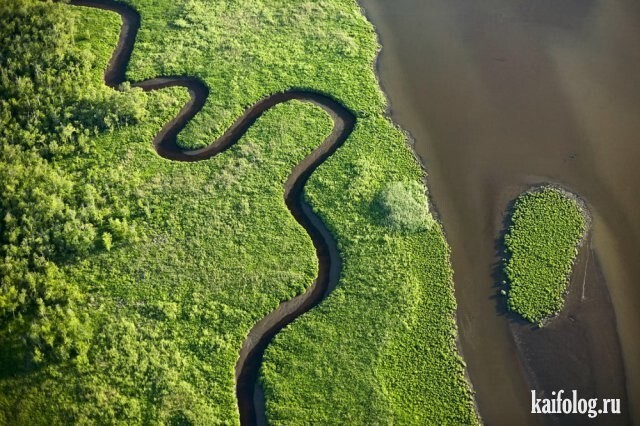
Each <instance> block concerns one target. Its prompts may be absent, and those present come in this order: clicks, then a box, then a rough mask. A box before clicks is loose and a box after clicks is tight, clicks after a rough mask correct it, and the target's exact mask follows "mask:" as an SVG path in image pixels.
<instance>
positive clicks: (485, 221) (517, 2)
mask: <svg viewBox="0 0 640 426" xmlns="http://www.w3.org/2000/svg"><path fill="white" fill-rule="evenodd" d="M360 3H361V5H362V6H363V8H364V9H365V11H366V14H367V16H368V18H369V19H370V20H371V21H372V23H373V24H374V25H375V26H376V29H377V31H378V34H379V37H380V41H381V44H382V45H383V49H382V52H381V55H380V57H379V60H378V71H379V75H380V79H381V83H382V86H383V88H384V90H385V92H386V94H387V96H388V97H389V99H390V105H391V114H392V116H393V119H394V121H396V122H398V123H399V124H400V125H401V126H402V127H403V128H405V129H407V130H408V131H409V132H410V133H411V134H412V136H413V138H414V140H415V150H416V152H417V153H418V155H419V156H420V157H421V159H422V160H423V162H424V164H425V166H426V168H427V171H428V172H429V178H428V181H429V186H430V191H431V196H432V200H433V201H434V203H435V205H436V207H437V209H438V212H439V214H440V217H441V219H442V221H443V224H444V228H445V232H446V234H447V238H448V241H449V243H450V244H451V246H452V261H453V266H454V271H455V285H456V298H457V300H458V305H459V311H458V324H459V328H460V339H461V349H462V351H463V355H464V357H465V360H466V362H467V365H468V370H469V375H470V378H471V381H472V383H473V386H474V388H475V391H476V394H477V402H478V406H479V410H480V413H481V415H482V417H483V419H484V421H485V422H486V423H487V424H493V425H499V424H508V425H513V424H538V423H540V422H541V421H542V420H541V416H537V417H536V416H532V415H530V414H529V411H530V409H531V407H530V394H529V389H530V388H538V387H541V388H545V389H546V390H550V389H553V387H554V386H563V387H564V386H569V387H568V388H566V389H578V390H579V391H581V392H583V393H584V394H585V396H587V397H589V396H599V397H606V398H616V397H619V398H622V405H623V407H625V410H626V411H625V413H623V414H622V415H620V416H619V417H614V416H610V417H606V418H604V417H603V418H601V419H600V420H602V421H603V422H605V423H607V422H608V423H609V424H627V423H628V422H630V421H631V420H630V417H631V418H633V419H635V421H636V422H638V421H640V412H639V410H640V406H639V405H637V404H630V402H631V401H640V339H638V326H640V278H639V277H640V261H639V259H640V196H639V195H640V194H639V192H640V191H639V190H638V182H640V167H638V162H639V161H640V3H638V2H637V1H634V0H483V1H470V0H395V1H388V0H360ZM541 182H553V183H558V184H560V185H563V186H565V187H567V188H568V189H570V190H571V191H573V192H576V193H578V194H580V195H581V196H582V197H583V198H584V199H585V200H586V201H587V203H588V205H589V208H590V210H591V212H592V214H593V230H592V233H591V236H590V238H589V241H588V243H587V244H586V245H585V246H584V247H583V249H582V252H581V255H580V258H579V261H578V263H577V265H576V269H575V273H574V276H573V278H572V283H571V285H570V287H569V289H570V295H569V300H568V303H567V307H566V309H565V311H564V312H563V313H562V315H560V317H559V318H558V319H557V320H555V321H552V322H551V324H550V325H549V326H548V327H545V329H544V330H532V329H531V327H528V326H527V325H525V324H523V323H521V322H519V321H518V320H517V319H515V318H514V317H512V316H510V315H507V314H506V313H505V309H504V300H503V299H502V298H500V297H498V296H497V288H496V286H495V283H496V279H497V277H496V274H495V266H496V264H497V262H498V261H499V255H498V250H497V248H498V246H499V244H497V243H498V241H499V236H500V233H501V231H502V230H503V226H504V224H503V220H502V219H503V217H504V214H505V209H506V208H507V206H508V205H509V202H510V200H512V199H513V198H514V197H515V196H516V195H517V194H519V193H520V192H522V191H523V190H525V189H526V188H528V187H529V186H530V185H532V184H536V183H541ZM618 336H619V337H618ZM556 389H557V387H556ZM629 412H630V413H629ZM629 416H630V417H629ZM545 420H550V421H559V422H561V423H576V424H579V423H580V422H581V421H582V422H584V421H585V420H586V419H585V418H584V417H583V418H578V419H576V418H560V417H558V418H555V419H549V418H547V419H545Z"/></svg>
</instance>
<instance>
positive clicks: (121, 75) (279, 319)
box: [70, 0, 356, 425]
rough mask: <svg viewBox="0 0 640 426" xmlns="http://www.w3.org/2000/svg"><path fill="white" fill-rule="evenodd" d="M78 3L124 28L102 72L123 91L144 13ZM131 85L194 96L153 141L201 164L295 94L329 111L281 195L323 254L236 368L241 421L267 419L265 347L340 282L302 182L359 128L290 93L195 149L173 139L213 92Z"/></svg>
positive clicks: (156, 81) (97, 1)
mask: <svg viewBox="0 0 640 426" xmlns="http://www.w3.org/2000/svg"><path fill="white" fill-rule="evenodd" d="M70 3H71V4H72V5H75V6H86V7H95V8H99V9H105V10H110V11H113V12H116V13H118V14H119V15H120V16H121V18H122V27H121V30H120V36H119V39H118V44H117V46H116V48H115V49H114V52H113V54H112V56H111V59H110V61H109V64H108V65H107V67H106V69H105V72H104V81H105V83H106V84H107V85H108V86H111V87H113V88H116V89H117V88H118V87H119V85H120V84H121V83H123V82H125V81H126V76H125V74H126V70H127V66H128V63H129V59H130V58H131V52H132V51H133V48H134V45H135V41H136V35H137V32H138V29H139V28H140V15H139V13H138V12H137V11H136V10H134V9H133V8H131V7H130V6H128V5H126V4H124V3H119V2H116V1H112V0H71V1H70ZM131 86H132V87H139V88H141V89H143V90H145V91H149V90H157V89H162V88H166V87H174V86H180V87H185V88H187V89H188V91H189V94H190V99H189V101H188V102H187V104H186V105H185V106H183V107H182V109H181V110H180V112H179V113H178V115H176V117H174V118H173V119H172V120H171V121H169V122H168V123H167V124H165V125H164V126H163V128H162V129H161V130H160V132H159V133H158V134H157V135H156V136H155V138H154V139H153V146H154V148H155V149H156V152H157V153H158V155H160V156H161V157H163V158H165V159H167V160H171V161H185V162H193V161H203V160H207V159H209V158H211V157H213V156H215V155H217V154H219V153H221V152H223V151H225V150H226V149H228V148H229V147H231V146H232V145H233V144H234V143H236V142H237V141H238V140H240V139H241V138H242V136H243V135H244V134H245V133H246V131H247V130H248V129H249V128H250V127H251V126H252V125H253V124H254V123H255V121H256V120H257V119H258V118H259V117H260V116H261V115H262V114H263V113H264V112H265V111H267V110H268V109H269V108H271V107H273V106H275V105H277V104H280V103H283V102H287V101H289V100H292V99H297V100H301V101H304V102H310V103H312V104H314V105H316V106H318V107H320V108H322V109H323V110H325V111H326V112H327V113H328V114H329V115H330V116H331V118H332V120H333V124H334V126H333V130H332V132H331V134H330V135H329V136H328V137H327V138H326V139H325V140H324V141H322V143H321V144H320V145H319V146H318V147H317V148H316V149H314V150H313V152H311V154H309V155H308V156H307V157H305V158H304V159H303V160H302V161H301V162H300V163H299V164H297V165H296V166H295V167H294V169H293V170H292V171H291V174H290V175H289V177H288V178H287V180H286V182H285V184H284V188H283V189H284V199H285V202H286V205H287V207H288V208H289V211H290V212H291V214H292V215H293V217H294V218H295V219H296V220H297V222H298V223H299V224H300V225H301V226H302V227H303V228H304V229H305V230H306V231H307V233H308V234H309V237H310V238H311V240H312V241H313V244H314V247H315V249H316V255H317V256H318V275H317V277H316V279H315V280H314V281H313V283H312V284H311V285H310V286H309V287H308V288H307V290H306V291H305V292H304V293H302V294H300V295H298V296H296V297H294V298H293V299H291V300H287V301H284V302H282V303H280V305H278V307H277V308H276V309H275V310H273V311H272V312H270V313H269V314H267V315H266V316H265V317H264V318H262V319H261V320H260V321H258V323H256V324H255V325H254V326H253V327H252V328H251V330H249V332H248V335H247V337H246V338H245V340H244V342H243V344H242V347H241V349H240V353H239V357H238V361H237V363H236V368H235V378H236V396H237V399H238V408H239V414H240V423H241V424H243V425H253V424H263V423H266V417H265V412H264V411H265V407H264V400H263V398H262V392H261V390H260V389H259V385H258V383H257V378H258V371H259V369H260V365H261V363H262V358H263V355H264V351H265V349H266V347H267V345H268V344H269V342H270V341H271V340H272V339H273V337H274V336H275V335H276V334H277V333H278V332H279V331H280V330H281V329H282V328H284V327H285V326H286V325H287V324H290V323H291V322H292V321H293V320H294V319H296V318H297V317H299V316H300V315H302V314H304V313H305V312H307V311H308V310H309V309H311V308H313V307H314V306H316V305H317V304H318V303H320V302H321V301H322V300H323V299H324V298H325V297H326V296H327V295H328V294H329V293H330V292H331V291H332V290H333V289H334V288H335V286H336V284H337V282H338V278H339V276H340V270H341V259H340V255H339V253H338V248H337V244H336V241H335V239H334V238H333V236H332V234H331V232H329V230H328V229H327V227H326V226H325V225H324V223H323V222H322V220H320V218H319V217H318V216H317V215H316V214H315V213H314V212H313V210H312V209H311V207H310V206H309V205H308V204H307V203H306V202H305V201H304V197H303V196H302V192H303V188H304V185H305V184H306V182H307V180H308V179H309V176H310V175H311V174H312V173H313V171H314V170H315V169H316V168H317V167H318V166H319V165H320V164H321V163H323V162H324V161H325V160H326V159H327V158H328V157H329V156H331V154H333V153H334V152H335V151H336V150H337V149H338V148H339V147H340V146H341V145H342V143H343V142H344V141H345V140H346V139H347V137H348V136H349V135H350V134H351V132H352V131H353V128H354V126H355V121H356V119H355V116H354V115H353V114H352V113H351V112H350V111H349V110H347V109H346V108H345V107H344V106H342V105H341V104H340V103H338V102H337V101H335V100H333V99H331V98H329V97H327V96H325V95H322V94H319V93H314V92H308V91H302V90H290V91H287V92H283V93H276V94H274V95H271V96H269V97H267V98H264V99H262V100H260V101H258V102H257V103H256V104H254V105H253V106H251V107H250V108H249V109H247V110H246V111H245V113H244V114H243V115H242V116H241V117H239V118H238V119H237V120H236V121H235V122H234V123H233V124H232V125H231V126H230V127H229V129H228V130H227V131H226V132H225V133H224V134H223V135H222V136H220V137H219V138H218V139H217V140H215V141H212V142H211V144H210V145H208V146H206V147H204V148H202V149H198V150H184V149H182V148H181V147H180V146H179V145H178V144H177V140H176V137H177V135H178V133H180V131H181V130H182V129H184V127H185V126H186V125H187V123H188V122H189V120H191V119H192V118H193V117H194V116H195V115H196V114H197V113H198V112H199V111H200V110H201V109H202V107H203V105H204V104H205V102H206V99H207V97H208V96H209V89H208V88H207V86H206V84H205V83H204V82H202V81H201V80H200V79H198V78H197V77H193V76H161V77H157V78H153V79H149V80H144V81H138V82H133V83H132V84H131Z"/></svg>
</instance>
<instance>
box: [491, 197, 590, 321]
mask: <svg viewBox="0 0 640 426" xmlns="http://www.w3.org/2000/svg"><path fill="white" fill-rule="evenodd" d="M586 229H587V221H586V217H585V211H584V209H583V208H582V206H581V205H580V203H579V202H578V200H577V199H576V198H575V196H573V195H570V194H568V193H567V192H565V191H563V190H560V189H557V188H554V187H543V188H541V189H538V190H534V191H530V192H526V193H524V194H522V195H520V196H519V197H518V198H517V200H516V202H515V205H514V208H513V216H512V218H511V225H510V227H509V230H508V233H507V235H505V238H504V242H505V246H506V252H507V261H506V266H505V271H506V275H507V278H508V281H509V293H508V304H509V309H511V310H512V311H514V312H517V313H519V314H520V315H522V316H523V317H524V318H526V319H527V320H529V321H531V322H534V323H537V324H539V325H542V323H543V321H544V320H545V319H547V318H549V317H550V316H553V315H556V314H558V313H559V312H560V311H561V310H562V307H563V306H564V299H565V295H566V292H567V285H568V283H569V276H570V274H571V269H572V267H573V262H574V260H575V258H576V256H577V255H578V247H579V245H580V242H581V241H582V239H583V237H584V235H585V232H586Z"/></svg>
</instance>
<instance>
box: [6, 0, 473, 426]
mask: <svg viewBox="0 0 640 426" xmlns="http://www.w3.org/2000/svg"><path fill="white" fill-rule="evenodd" d="M127 3H129V4H131V5H132V6H133V7H135V8H136V9H137V10H138V11H139V12H140V14H141V16H142V28H141V30H140V33H139V37H138V40H137V42H136V45H135V48H134V51H133V58H132V62H131V64H130V68H129V70H128V77H129V78H131V79H134V80H135V79H143V78H148V77H156V76H159V75H167V74H168V75H183V74H187V75H195V76H198V77H199V78H201V79H202V80H203V81H204V82H206V84H207V85H208V86H209V88H210V98H209V100H208V101H207V104H206V105H205V107H204V109H203V110H202V112H201V113H200V114H198V116H197V117H196V118H195V119H194V121H193V122H191V123H190V124H189V125H188V126H187V128H186V129H185V131H184V132H183V133H182V134H181V135H180V142H181V143H182V144H183V145H184V146H188V147H195V146H202V145H203V144H208V143H210V142H211V141H212V140H214V139H215V138H216V137H217V136H219V135H220V134H221V133H222V132H223V131H224V130H225V129H226V128H227V127H228V126H229V125H230V124H231V123H232V122H233V121H234V120H235V119H236V118H237V117H238V116H239V115H240V114H241V113H242V112H243V111H244V110H245V109H246V108H247V107H248V106H250V105H252V104H254V103H255V102H256V101H258V100H260V99H261V98H263V97H265V96H267V95H269V94H271V93H274V92H278V91H282V90H286V89H289V88H306V89H310V90H315V91H318V92H323V93H328V94H330V95H331V96H332V97H334V98H336V99H337V100H339V101H340V102H342V103H343V104H344V105H345V106H346V107H348V108H349V109H351V110H352V111H353V112H354V114H355V115H356V116H357V120H358V122H357V125H356V128H355V130H354V132H353V133H352V135H351V136H350V137H349V138H348V140H347V141H346V142H345V144H344V146H343V147H341V148H340V149H339V150H338V151H337V152H336V153H335V154H334V155H332V156H331V158H330V159H328V160H327V161H326V162H325V163H324V164H322V165H321V166H320V167H319V169H318V170H317V171H316V172H315V173H314V174H313V175H312V176H311V178H310V180H309V183H308V185H307V186H306V188H305V196H306V197H307V199H308V201H309V202H310V203H311V205H312V206H313V208H314V210H315V211H316V212H318V214H319V215H320V216H321V217H322V218H323V220H324V221H325V223H326V224H327V225H328V227H329V228H330V229H331V231H332V232H333V234H334V235H335V237H336V240H337V241H338V244H339V248H340V250H341V256H342V259H343V270H342V275H341V278H340V281H339V283H338V286H337V288H336V289H335V291H334V292H333V293H332V295H331V296H330V297H329V298H328V299H327V300H325V301H323V302H322V303H321V304H320V305H319V306H318V307H317V308H315V309H313V310H312V311H310V312H309V313H308V314H305V315H303V316H302V317H300V318H299V319H298V320H297V321H295V322H294V323H293V324H292V325H290V326H289V327H288V328H286V329H285V330H284V331H283V332H282V333H279V334H278V336H277V338H276V339H275V342H274V344H273V345H272V346H271V347H270V348H268V350H267V353H266V359H265V364H264V368H263V371H262V378H261V380H262V382H263V384H264V386H265V389H266V400H267V411H268V413H267V415H268V417H269V419H270V420H271V421H272V422H273V423H275V424H305V423H309V422H313V423H315V424H353V423H360V424H364V423H371V422H372V421H376V422H378V423H381V424H406V423H417V424H425V423H432V424H435V423H437V424H474V423H477V422H478V419H477V417H476V413H475V411H474V407H473V398H472V393H471V390H470V388H469V385H468V383H467V382H466V381H465V378H464V364H463V362H462V360H461V359H460V357H459V355H458V352H457V350H456V333H457V331H456V322H455V316H454V314H455V309H456V303H455V298H454V295H453V285H452V271H451V266H450V261H449V248H448V246H447V244H446V241H445V239H444V236H443V233H442V230H441V228H440V227H439V226H427V227H424V226H416V227H413V225H410V226H409V227H410V228H412V229H415V230H414V232H396V230H395V229H393V227H389V226H387V225H386V224H384V223H380V221H379V217H378V213H379V209H378V207H376V206H377V205H378V204H377V202H378V201H377V200H379V196H380V194H381V191H382V192H384V191H385V188H389V187H390V185H391V188H393V187H394V185H395V184H392V183H393V182H404V183H403V184H402V185H403V187H402V188H403V189H402V191H404V192H407V191H408V193H409V194H410V198H409V201H410V202H409V204H408V205H409V207H411V208H412V209H413V208H415V209H416V212H417V214H416V215H415V216H414V215H413V214H411V215H410V217H411V218H413V217H417V218H420V220H419V222H420V223H422V219H424V217H425V214H428V213H427V212H426V206H427V200H426V196H425V194H424V193H423V191H422V190H418V188H419V187H420V185H421V182H422V179H423V178H424V176H423V172H422V170H421V169H420V167H419V165H418V164H417V162H416V160H415V158H414V156H413V155H412V153H411V151H410V150H409V148H408V146H407V144H406V138H405V135H404V134H403V133H402V132H401V131H400V130H398V129H397V128H396V127H395V126H394V125H393V124H392V123H391V122H390V121H389V120H388V119H387V118H386V117H385V115H384V112H385V104H384V97H383V96H382V93H381V92H380V90H379V88H378V86H377V82H376V78H375V76H374V73H373V69H372V61H373V59H374V55H375V53H376V51H377V48H378V46H377V44H376V39H375V34H374V32H373V29H372V28H371V26H370V25H369V24H368V23H367V21H366V20H365V19H364V17H363V16H362V13H361V10H360V9H359V7H358V5H357V3H356V2H355V1H352V0H319V1H315V2H311V1H306V0H305V1H301V0H294V1H292V0H273V1H268V2H250V1H248V0H238V1H206V2H205V1H199V0H188V1H181V0H179V1H173V0H172V1H168V0H162V1H160V0H136V1H128V2H127ZM0 21H1V22H2V26H0V36H1V41H2V43H0V49H1V51H0V61H2V63H1V67H0V68H1V69H2V71H1V72H0V84H1V85H0V95H1V96H0V162H1V164H0V174H1V175H0V191H1V192H2V193H1V194H0V203H1V204H0V208H1V212H0V239H1V241H0V252H1V253H0V254H1V257H0V273H1V274H2V275H1V278H2V281H1V286H0V290H1V291H0V424H34V425H38V424H74V423H77V424H237V423H238V412H237V405H236V400H235V388H234V385H235V384H234V367H235V363H236V361H237V357H238V352H239V350H240V347H241V344H242V342H243V340H244V338H245V336H246V334H247V333H248V331H249V330H250V329H251V327H252V326H253V325H254V324H255V323H256V322H257V321H258V320H259V319H261V318H263V317H264V316H265V315H266V314H267V313H269V312H271V311H272V310H273V309H274V308H276V307H277V306H278V304H279V303H280V302H281V301H282V300H288V299H290V298H292V297H293V296H295V295H297V294H300V293H302V292H303V291H304V289H305V288H306V287H308V286H309V285H310V284H311V282H312V281H313V279H314V277H315V275H316V272H317V258H316V255H315V251H314V248H313V244H312V242H311V241H310V239H309V238H308V236H307V234H306V232H305V231H304V229H303V228H301V227H300V226H299V225H298V224H297V222H296V221H295V219H294V218H293V217H292V216H291V214H290V213H289V211H288V210H287V208H286V205H285V203H284V200H283V185H284V182H285V180H286V178H287V176H288V175H289V173H290V172H291V170H292V168H293V167H294V166H295V165H296V164H298V163H299V162H300V161H301V160H302V159H303V158H304V157H305V156H306V155H308V154H309V153H310V152H311V151H312V150H313V149H314V148H315V147H316V146H318V145H319V144H320V143H321V141H322V140H324V139H325V138H326V137H327V135H328V134H329V133H330V131H331V127H332V123H331V119H330V117H329V116H328V115H327V114H326V113H325V112H324V111H323V110H321V109H320V108H318V107H315V106H313V105H311V104H309V103H304V102H288V103H286V104H282V105H279V106H277V107H275V108H273V109H271V110H269V111H268V112H267V113H265V114H264V115H263V116H262V117H261V118H260V119H259V120H258V121H257V122H256V123H255V124H254V125H253V126H252V127H251V129H250V130H249V131H248V133H247V134H246V135H245V136H244V137H243V138H242V140H240V141H239V142H238V144H236V145H234V146H233V147H232V148H230V149H229V150H227V151H225V152H224V153H223V154H221V155H219V156H216V157H214V158H212V159H210V160H207V161H202V162H198V163H177V162H172V161H167V160H164V159H162V158H160V157H159V156H158V155H157V154H156V153H155V151H154V150H153V148H152V145H151V141H152V139H153V137H154V136H155V135H156V134H157V132H158V131H159V130H160V129H161V127H162V125H163V124H164V123H166V122H167V121H168V120H170V119H171V118H172V117H173V116H175V114H176V113H177V112H178V110H179V109H180V108H181V107H182V106H183V105H184V104H185V102H186V101H187V99H188V93H187V92H186V90H184V89H179V88H173V89H166V90H161V91H154V92H151V93H143V92H141V91H140V90H138V89H130V90H126V91H124V92H118V91H114V90H112V89H110V88H108V87H106V86H105V85H104V83H103V80H102V78H103V71H104V68H105V65H106V64H107V62H108V60H109V58H110V56H111V53H112V50H113V48H114V46H115V45H116V42H117V39H118V34H119V30H120V18H119V17H118V16H117V15H116V14H114V13H110V12H106V11H98V10H95V9H91V8H82V7H74V6H69V5H65V4H62V3H51V2H42V1H39V0H0ZM388 200H389V201H388V203H387V204H388V206H389V211H390V212H391V213H390V215H389V217H392V218H395V217H397V216H398V215H399V214H401V213H402V212H404V207H402V206H403V200H396V201H393V200H394V197H388ZM398 206H400V207H399V208H398ZM396 213H397V214H396ZM404 220H405V219H402V220H399V223H402V224H403V225H402V226H406V223H405V221H404ZM396 222H397V221H396V219H393V223H396Z"/></svg>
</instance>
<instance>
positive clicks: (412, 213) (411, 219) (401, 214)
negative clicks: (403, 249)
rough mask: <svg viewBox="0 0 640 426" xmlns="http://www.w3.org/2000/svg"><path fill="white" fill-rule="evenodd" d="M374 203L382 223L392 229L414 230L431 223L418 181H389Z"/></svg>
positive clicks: (422, 188) (421, 187)
mask: <svg viewBox="0 0 640 426" xmlns="http://www.w3.org/2000/svg"><path fill="white" fill-rule="evenodd" d="M376 203H377V207H378V209H379V210H380V218H381V221H382V223H383V224H384V225H386V226H388V227H389V228H391V229H393V230H396V231H407V232H415V231H420V230H423V229H425V228H428V227H429V226H430V225H431V224H432V223H433V217H431V214H430V213H429V205H428V204H427V203H426V200H425V197H424V187H423V186H422V185H420V183H418V182H415V181H412V182H392V183H389V184H388V185H386V186H385V187H384V188H382V190H381V191H380V194H379V195H378V199H377V200H376Z"/></svg>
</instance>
